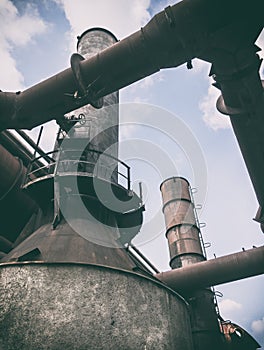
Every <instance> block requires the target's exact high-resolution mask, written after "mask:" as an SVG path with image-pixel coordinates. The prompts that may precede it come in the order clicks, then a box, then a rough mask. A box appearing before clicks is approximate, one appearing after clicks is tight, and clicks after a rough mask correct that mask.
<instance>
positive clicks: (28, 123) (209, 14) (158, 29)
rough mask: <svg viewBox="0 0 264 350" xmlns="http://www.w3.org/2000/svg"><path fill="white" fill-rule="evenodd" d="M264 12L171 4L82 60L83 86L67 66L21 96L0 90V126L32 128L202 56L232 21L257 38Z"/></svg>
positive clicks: (229, 4)
mask: <svg viewBox="0 0 264 350" xmlns="http://www.w3.org/2000/svg"><path fill="white" fill-rule="evenodd" d="M262 9H263V1H262V0H252V1H251V2H250V3H249V2H244V3H243V4H242V3H241V4H239V6H237V4H236V1H235V0H233V1H230V0H215V1H208V0H196V1H192V0H183V1H181V2H179V3H177V4H176V5H173V6H168V7H167V8H165V10H164V11H162V12H160V13H158V14H157V15H156V16H154V17H153V18H152V20H150V22H149V23H148V24H147V25H146V26H145V27H143V28H142V29H141V30H139V31H137V32H135V33H134V34H132V35H130V36H129V37H127V38H125V39H123V40H121V41H120V42H118V43H116V44H114V45H113V46H112V47H110V48H107V49H105V50H103V51H102V52H101V53H98V54H96V55H94V56H93V57H91V58H89V59H87V60H83V61H81V59H80V63H79V65H80V66H79V68H80V69H77V70H78V76H79V77H80V81H79V82H78V81H76V74H74V72H73V70H72V69H71V68H68V69H66V70H64V71H62V72H60V73H58V74H56V75H55V76H53V77H51V78H49V79H47V80H44V81H43V82H40V83H38V84H37V85H35V86H33V87H31V88H29V89H27V90H25V91H23V92H17V93H12V92H1V93H0V116H1V119H0V127H1V129H6V128H17V129H18V128H26V129H31V128H33V127H34V126H37V125H40V124H42V123H44V122H47V121H49V120H51V119H60V118H62V117H63V115H64V114H65V113H68V112H70V111H72V110H74V109H76V108H78V107H81V106H83V105H86V104H88V103H90V102H92V101H95V100H97V99H99V98H100V97H102V96H105V95H107V94H109V93H111V92H114V91H117V90H118V89H120V88H122V87H124V86H127V85H129V84H131V83H133V82H135V81H137V80H140V79H142V78H144V77H146V76H148V75H151V74H153V73H155V72H157V71H159V70H160V69H162V68H168V67H177V66H179V65H181V64H183V63H185V62H189V61H190V60H191V59H192V58H194V57H203V56H204V55H203V52H204V51H208V50H209V51H210V49H211V47H210V46H211V45H214V35H215V34H216V35H217V34H218V33H219V31H221V30H222V29H223V28H227V27H228V28H230V26H231V25H232V24H233V23H235V25H236V27H239V28H240V27H241V32H240V36H241V37H243V35H244V34H243V33H244V31H245V30H246V29H245V28H244V23H250V25H252V26H253V29H254V30H253V32H254V35H253V38H251V39H252V40H255V38H256V36H257V35H258V34H259V33H260V31H261V28H262V25H263V19H262V18H261V15H260V14H261V13H263V11H262ZM252 23H253V24H252ZM205 56H206V55H205ZM75 73H76V72H75ZM79 73H80V74H79ZM79 86H85V88H86V94H85V96H80V95H79V94H78V93H79V91H78V88H79ZM76 92H78V93H76Z"/></svg>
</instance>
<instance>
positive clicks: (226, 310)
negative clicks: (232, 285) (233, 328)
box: [219, 299, 242, 318]
mask: <svg viewBox="0 0 264 350" xmlns="http://www.w3.org/2000/svg"><path fill="white" fill-rule="evenodd" d="M219 308H220V311H221V314H223V316H224V318H230V316H232V314H233V313H235V312H238V311H240V310H242V305H241V304H239V303H238V302H236V301H234V300H232V299H223V300H222V301H220V303H219Z"/></svg>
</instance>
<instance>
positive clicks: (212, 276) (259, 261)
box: [155, 246, 264, 295]
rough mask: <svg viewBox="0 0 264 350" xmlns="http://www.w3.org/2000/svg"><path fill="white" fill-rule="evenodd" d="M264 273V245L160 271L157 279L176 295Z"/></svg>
mask: <svg viewBox="0 0 264 350" xmlns="http://www.w3.org/2000/svg"><path fill="white" fill-rule="evenodd" d="M263 273H264V246H262V247H259V248H253V249H249V250H246V251H242V252H239V253H234V254H230V255H226V256H223V257H220V258H216V259H213V260H207V261H202V262H198V263H196V264H194V265H191V266H186V267H182V268H179V269H175V270H171V271H166V272H161V273H159V274H156V275H155V277H156V278H158V279H159V280H160V281H162V282H164V283H166V284H167V285H168V286H169V287H171V288H172V289H174V290H175V291H177V292H180V293H183V295H186V294H188V293H189V292H190V291H193V290H198V289H201V288H206V287H210V286H215V285H218V284H223V283H228V282H233V281H237V280H240V279H244V278H248V277H253V276H257V275H261V274H263Z"/></svg>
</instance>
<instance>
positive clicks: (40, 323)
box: [0, 262, 194, 350]
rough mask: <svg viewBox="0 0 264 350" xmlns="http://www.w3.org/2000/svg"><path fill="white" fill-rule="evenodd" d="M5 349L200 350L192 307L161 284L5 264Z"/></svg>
mask: <svg viewBox="0 0 264 350" xmlns="http://www.w3.org/2000/svg"><path fill="white" fill-rule="evenodd" d="M0 289H1V301H0V310H1V311H0V325H1V332H0V348H1V349H5V350H36V349H38V350H44V349H45V350H46V349H50V350H58V349H63V350H77V349H78V350H85V349H87V350H96V349H100V350H111V349H113V350H117V349H120V350H121V349H122V350H123V349H124V350H135V349H141V350H144V349H151V350H161V349H164V350H165V349H166V350H194V349H193V346H192V337H191V329H190V317H189V311H188V305H187V303H186V302H185V301H184V299H183V298H182V297H180V296H179V295H177V294H176V293H175V292H173V291H172V290H170V289H168V288H166V287H164V286H163V285H162V284H160V283H157V282H156V281H154V280H151V279H149V278H148V277H144V276H142V275H138V274H135V273H132V272H126V271H122V270H117V269H109V268H106V267H102V266H101V267H100V266H91V265H83V264H70V263H68V264H67V263H66V264H45V263H41V262H40V263H38V264H37V263H26V264H23V263H13V264H12V263H11V264H7V265H4V264H0Z"/></svg>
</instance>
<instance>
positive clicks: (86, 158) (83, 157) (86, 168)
mask: <svg viewBox="0 0 264 350" xmlns="http://www.w3.org/2000/svg"><path fill="white" fill-rule="evenodd" d="M45 159H49V162H47V161H45ZM40 160H42V161H43V163H44V165H43V166H39V161H40ZM120 167H121V168H123V170H122V171H121V170H120V171H119V168H120ZM32 169H34V170H32ZM62 173H64V174H65V173H66V174H67V173H71V174H73V173H74V174H76V175H79V176H82V175H85V174H86V175H87V176H93V177H97V178H100V179H103V180H109V181H111V182H113V183H117V184H120V185H122V186H123V187H125V188H126V189H127V190H130V188H131V187H130V182H131V180H130V167H129V166H128V165H127V164H126V163H124V162H122V161H121V160H119V159H118V158H116V157H114V156H112V155H110V154H107V153H104V152H101V151H97V150H87V151H83V152H81V151H80V150H78V149H58V150H55V151H51V152H48V153H46V154H45V155H41V156H39V157H37V158H35V159H33V160H32V161H31V162H30V165H29V167H28V170H27V174H26V177H25V182H24V186H25V185H27V184H28V183H30V182H34V181H36V180H37V179H40V178H42V177H43V176H50V177H52V176H55V175H57V174H62ZM119 180H120V183H119Z"/></svg>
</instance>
